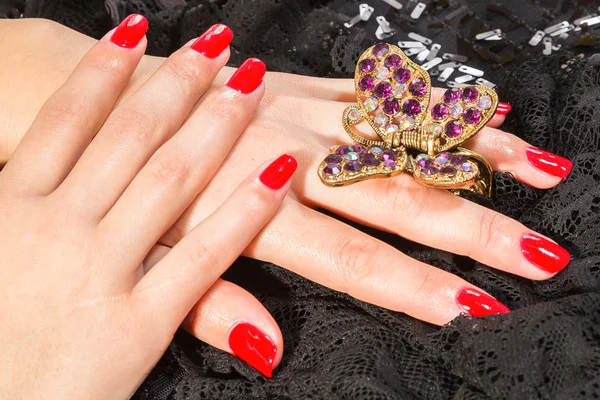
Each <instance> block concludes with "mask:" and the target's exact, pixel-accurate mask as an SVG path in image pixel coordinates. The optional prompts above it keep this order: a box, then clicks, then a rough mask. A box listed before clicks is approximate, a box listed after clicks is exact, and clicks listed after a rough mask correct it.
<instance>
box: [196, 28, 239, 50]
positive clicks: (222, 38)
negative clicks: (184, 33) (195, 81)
mask: <svg viewBox="0 0 600 400" xmlns="http://www.w3.org/2000/svg"><path fill="white" fill-rule="evenodd" d="M232 40H233V32H232V31H231V29H229V27H228V26H227V25H223V24H217V25H213V26H211V27H210V28H209V29H208V30H207V31H206V32H204V33H203V34H202V36H200V37H199V38H198V39H197V40H196V41H195V42H194V43H193V44H192V46H191V47H192V49H194V50H196V51H197V52H198V53H200V54H202V55H203V56H205V57H208V58H216V57H218V56H219V54H221V53H222V52H223V50H225V49H226V48H227V46H229V44H230V43H231V41H232Z"/></svg>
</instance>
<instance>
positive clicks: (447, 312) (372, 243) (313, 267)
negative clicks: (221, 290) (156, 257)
mask: <svg viewBox="0 0 600 400" xmlns="http://www.w3.org/2000/svg"><path fill="white" fill-rule="evenodd" d="M212 201H213V200H212V199H209V198H206V197H205V196H201V197H200V198H199V199H198V202H197V204H195V207H194V209H189V210H188V212H187V213H186V218H185V220H180V221H179V222H178V229H172V230H170V231H169V232H168V233H167V234H166V235H165V236H164V237H163V239H162V240H161V241H162V242H163V243H166V244H167V245H174V244H176V243H178V242H179V240H181V238H182V237H183V236H184V235H185V234H186V232H188V231H189V230H191V229H193V228H194V226H196V225H197V224H198V222H199V221H201V220H202V219H203V217H204V215H205V213H206V209H211V208H212V206H213V205H212ZM243 254H244V255H245V256H248V257H252V258H257V259H260V260H266V261H269V262H272V263H275V264H277V265H280V266H282V267H284V268H286V269H288V270H290V271H293V272H295V273H297V274H299V275H302V276H304V277H305V278H307V279H310V280H311V281H314V282H317V283H319V284H321V285H324V286H327V287H329V288H331V289H333V290H337V291H340V292H345V293H348V294H350V295H352V296H353V297H355V298H357V299H359V300H362V301H366V302H369V303H372V304H376V305H378V306H381V307H385V308H388V309H390V310H394V311H402V312H405V313H406V314H408V315H411V316H413V317H415V318H419V319H422V320H424V321H427V322H431V323H435V324H440V325H441V324H444V323H446V322H448V321H450V320H452V319H453V318H455V317H456V316H458V315H459V314H460V313H461V312H467V313H470V314H471V315H473V316H483V315H489V314H494V313H499V312H506V311H507V309H506V307H505V306H503V305H502V304H501V303H499V302H498V301H497V300H495V299H493V298H492V297H491V296H489V295H487V294H486V293H484V292H483V291H481V290H480V289H477V288H475V287H474V286H473V285H471V284H469V283H467V282H465V281H464V280H462V279H460V278H458V277H456V276H454V275H452V274H449V273H447V272H444V271H442V270H439V269H437V268H434V267H432V266H429V265H426V264H423V263H420V262H418V261H416V260H414V259H412V258H410V257H407V256H406V255H404V254H402V253H400V252H399V251H397V250H395V249H393V248H392V247H390V246H389V245H387V244H385V243H383V242H381V241H379V240H377V239H375V238H373V237H371V236H369V235H366V234H364V233H362V232H360V231H358V230H356V229H354V228H352V227H350V226H349V225H347V224H344V223H342V222H340V221H337V220H335V219H333V218H330V217H328V216H325V215H323V214H322V213H319V212H317V211H314V210H312V209H310V208H308V207H305V206H303V205H301V204H300V203H298V202H297V201H295V200H292V199H291V198H289V197H288V198H286V200H285V201H284V204H283V206H282V207H281V209H280V210H279V211H278V213H277V215H276V217H275V218H273V220H272V221H271V222H270V223H269V225H268V226H267V227H266V228H265V229H264V230H263V232H262V233H261V234H260V235H259V236H257V238H256V239H255V240H254V241H253V242H252V243H251V244H250V245H249V246H248V247H247V248H246V250H245V251H244V253H243Z"/></svg>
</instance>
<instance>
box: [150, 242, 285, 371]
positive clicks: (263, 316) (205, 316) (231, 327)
mask: <svg viewBox="0 0 600 400" xmlns="http://www.w3.org/2000/svg"><path fill="white" fill-rule="evenodd" d="M170 250H171V249H170V248H169V247H165V246H155V247H154V248H153V249H152V251H151V252H150V254H149V255H148V257H147V258H146V260H145V262H144V271H145V272H146V273H148V271H150V269H152V267H153V266H154V265H156V264H157V263H158V262H159V261H160V260H161V259H162V258H163V257H164V256H165V255H166V254H167V253H168V252H169V251H170ZM182 327H183V328H184V329H185V330H186V331H188V332H189V333H191V334H192V335H194V336H196V337H197V338H198V339H200V340H202V341H203V342H205V343H207V344H209V345H211V346H213V347H216V348H218V349H221V350H223V351H226V352H228V353H230V354H234V355H236V356H237V357H239V358H241V359H242V360H244V361H246V362H247V363H248V364H250V365H251V366H252V367H254V368H255V369H257V370H258V371H259V372H260V373H262V374H263V375H265V376H268V377H269V378H270V377H271V375H272V371H273V369H274V368H275V367H276V366H277V365H279V362H280V361H281V357H282V355H283V337H282V336H281V331H280V330H279V327H278V326H277V323H276V322H275V320H274V319H273V317H272V316H271V314H269V312H268V311H267V310H266V309H265V308H264V307H263V305H262V304H261V303H260V302H259V301H258V300H257V299H256V298H255V297H254V296H252V295H251V294H250V293H248V292H247V291H246V290H244V289H242V288H241V287H239V286H237V285H235V284H233V283H231V282H227V281H224V280H222V279H217V281H216V282H215V283H214V284H213V285H212V286H211V288H210V289H208V291H207V292H206V293H205V294H204V296H202V298H201V299H200V301H198V302H197V303H196V305H194V307H193V308H192V310H191V311H190V313H189V314H188V315H187V317H186V318H185V320H184V321H183V325H182Z"/></svg>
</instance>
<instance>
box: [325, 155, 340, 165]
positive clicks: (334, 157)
mask: <svg viewBox="0 0 600 400" xmlns="http://www.w3.org/2000/svg"><path fill="white" fill-rule="evenodd" d="M342 160H343V158H342V156H340V155H339V154H330V155H328V156H327V157H326V158H325V162H326V163H327V164H332V163H333V164H339V163H341V162H342Z"/></svg>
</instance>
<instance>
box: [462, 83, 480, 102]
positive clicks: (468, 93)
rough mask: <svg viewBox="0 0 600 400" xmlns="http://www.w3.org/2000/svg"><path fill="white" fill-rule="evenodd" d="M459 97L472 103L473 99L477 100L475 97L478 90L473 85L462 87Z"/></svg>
mask: <svg viewBox="0 0 600 400" xmlns="http://www.w3.org/2000/svg"><path fill="white" fill-rule="evenodd" d="M461 97H462V100H463V101H464V102H465V103H473V102H474V101H475V100H477V97H479V91H477V89H475V88H474V87H470V86H469V87H466V88H464V89H463V92H462V96H461Z"/></svg>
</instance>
